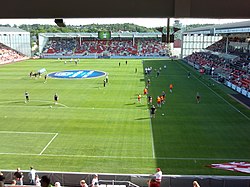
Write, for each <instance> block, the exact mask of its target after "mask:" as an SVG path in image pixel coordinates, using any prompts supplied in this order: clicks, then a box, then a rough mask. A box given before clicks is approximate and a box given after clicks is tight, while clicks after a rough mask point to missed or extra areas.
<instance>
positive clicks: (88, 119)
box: [0, 59, 250, 175]
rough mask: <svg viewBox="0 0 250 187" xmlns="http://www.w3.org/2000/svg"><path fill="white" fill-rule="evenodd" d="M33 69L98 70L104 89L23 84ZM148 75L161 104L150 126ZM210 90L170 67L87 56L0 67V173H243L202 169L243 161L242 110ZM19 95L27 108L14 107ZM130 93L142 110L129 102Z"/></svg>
mask: <svg viewBox="0 0 250 187" xmlns="http://www.w3.org/2000/svg"><path fill="white" fill-rule="evenodd" d="M119 62H120V63H121V66H120V67H119V66H118V63H119ZM150 66H152V67H153V72H152V74H151V75H150V76H145V75H144V72H143V69H144V68H145V67H150ZM164 66H166V68H164ZM160 67H161V68H162V70H161V72H160V76H159V77H156V71H155V69H158V68H160ZM41 68H46V69H47V71H48V73H50V72H58V71H63V70H100V71H104V72H107V73H108V74H109V83H108V85H107V86H106V87H103V79H104V77H100V78H94V79H80V80H65V79H64V80H62V79H52V78H48V80H47V82H46V83H44V78H43V77H42V78H37V79H34V78H30V77H29V72H30V71H37V70H39V69H41ZM135 68H137V70H138V71H137V73H136V72H135ZM188 71H190V72H191V74H192V75H191V78H189V79H188V78H187V72H188ZM148 78H150V80H151V85H150V87H149V94H150V95H151V96H153V103H154V104H156V97H157V95H160V94H161V92H162V91H163V90H164V91H165V92H166V103H165V104H164V105H163V106H162V107H161V108H157V111H156V118H154V119H152V120H151V119H150V117H149V110H148V108H149V106H148V104H147V97H146V96H144V95H143V89H144V88H145V85H146V81H147V79H148ZM170 83H172V84H173V85H174V88H173V93H170V92H169V84H170ZM212 83H214V85H213V84H212V85H211V80H209V79H208V78H207V77H203V78H200V77H199V75H198V73H197V72H195V71H194V70H192V69H191V68H190V67H189V66H187V65H185V64H184V63H182V62H180V61H171V60H144V63H142V60H131V59H129V60H128V64H127V65H126V64H125V60H122V59H115V60H110V59H88V60H80V62H79V64H78V65H77V66H76V65H75V64H74V63H67V64H64V60H55V59H47V60H45V59H39V60H28V61H25V62H19V63H14V64H7V65H2V66H0V111H1V112H0V141H1V146H0V166H1V168H0V169H9V170H10V169H13V170H14V169H15V168H17V167H20V168H21V169H23V170H24V169H29V166H30V165H33V166H34V167H35V168H36V169H37V170H42V171H44V170H46V171H71V172H74V171H75V172H92V173H137V174H150V173H153V172H154V170H155V168H156V167H161V168H162V170H163V173H164V174H173V175H179V174H182V175H187V174H190V175H243V174H239V173H234V172H230V171H223V170H216V169H210V168H208V167H206V166H207V165H208V164H212V163H222V162H228V161H248V162H249V161H250V146H249V145H250V144H249V142H250V136H249V134H250V119H249V118H250V112H249V109H247V108H245V107H244V106H242V105H240V104H239V103H237V102H236V101H234V100H232V99H231V98H230V97H229V96H228V94H230V93H233V92H234V91H232V90H230V89H228V88H226V87H224V86H223V85H220V84H217V83H215V82H212ZM26 90H27V91H28V92H29V94H30V102H29V103H25V102H24V92H25V91H26ZM196 92H199V93H200V95H201V103H200V104H197V103H196V99H195V96H196ZM55 93H58V95H59V104H57V105H54V103H53V95H54V94H55ZM139 93H141V94H142V103H138V102H137V95H138V94H139ZM51 106H52V107H51ZM162 114H164V115H162Z"/></svg>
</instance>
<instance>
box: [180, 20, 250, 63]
mask: <svg viewBox="0 0 250 187" xmlns="http://www.w3.org/2000/svg"><path fill="white" fill-rule="evenodd" d="M226 37H228V38H232V37H234V38H235V37H238V38H242V39H243V38H245V41H244V43H243V41H241V44H239V42H238V43H230V44H231V45H233V46H235V47H236V48H242V47H243V48H245V50H248V51H249V40H250V21H244V22H238V23H228V24H220V25H213V26H207V27H199V28H194V29H190V30H188V31H186V32H183V33H182V50H181V57H182V58H184V57H186V56H188V55H190V54H192V53H193V52H198V51H201V50H204V49H206V48H207V47H208V46H210V45H212V44H214V43H216V42H218V41H219V40H221V39H222V38H226ZM237 44H238V45H239V46H237ZM225 52H226V51H225Z"/></svg>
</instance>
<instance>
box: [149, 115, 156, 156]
mask: <svg viewBox="0 0 250 187" xmlns="http://www.w3.org/2000/svg"><path fill="white" fill-rule="evenodd" d="M149 116H151V115H150V111H149ZM149 125H150V131H151V142H152V157H153V158H155V146H154V134H153V128H152V118H151V117H150V124H149Z"/></svg>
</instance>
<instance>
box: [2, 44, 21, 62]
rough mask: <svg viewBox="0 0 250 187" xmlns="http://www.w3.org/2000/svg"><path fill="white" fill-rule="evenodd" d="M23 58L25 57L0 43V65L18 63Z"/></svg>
mask: <svg viewBox="0 0 250 187" xmlns="http://www.w3.org/2000/svg"><path fill="white" fill-rule="evenodd" d="M24 58H25V55H22V54H20V53H18V52H17V51H15V50H13V49H11V48H9V47H7V46H6V45H4V44H2V43H0V64H4V63H9V62H15V61H19V60H22V59H24Z"/></svg>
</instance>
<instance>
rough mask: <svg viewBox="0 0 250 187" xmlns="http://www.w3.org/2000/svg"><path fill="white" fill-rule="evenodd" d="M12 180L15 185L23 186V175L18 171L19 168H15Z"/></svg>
mask: <svg viewBox="0 0 250 187" xmlns="http://www.w3.org/2000/svg"><path fill="white" fill-rule="evenodd" d="M14 179H15V180H16V184H17V185H23V173H22V172H21V171H20V168H17V170H16V172H15V173H14Z"/></svg>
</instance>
